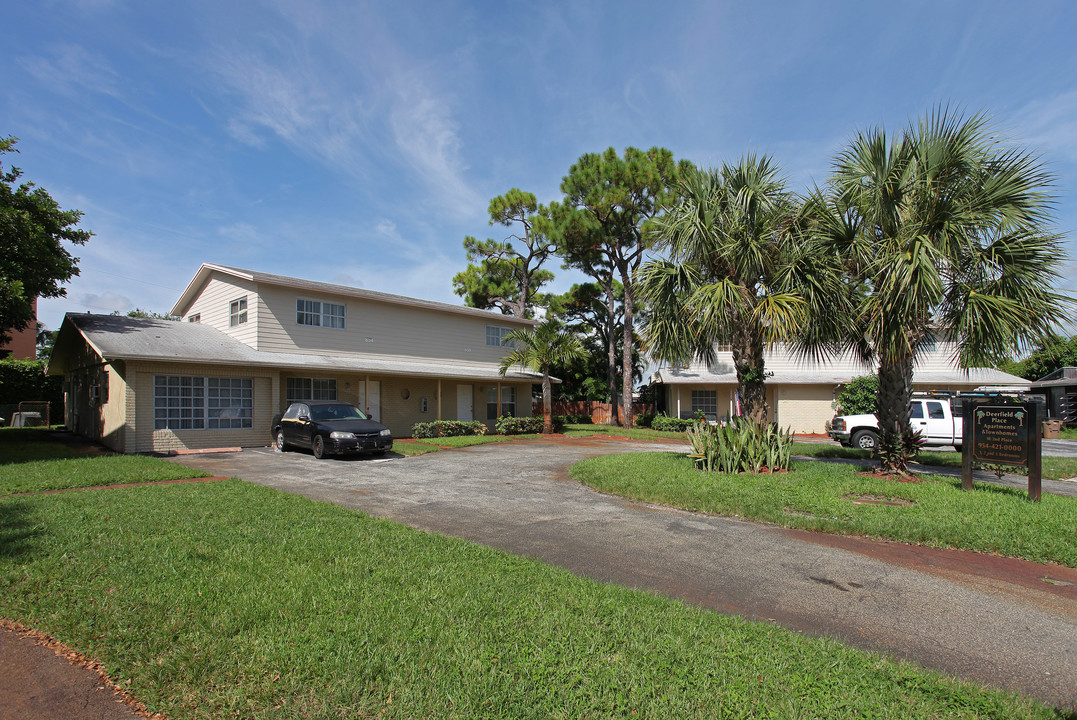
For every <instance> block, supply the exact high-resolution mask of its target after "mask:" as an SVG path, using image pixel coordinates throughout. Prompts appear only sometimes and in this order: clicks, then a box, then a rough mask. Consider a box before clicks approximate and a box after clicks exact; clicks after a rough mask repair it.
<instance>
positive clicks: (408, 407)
mask: <svg viewBox="0 0 1077 720" xmlns="http://www.w3.org/2000/svg"><path fill="white" fill-rule="evenodd" d="M289 377H315V378H318V379H333V380H336V383H337V400H340V401H341V402H348V403H352V404H353V405H359V406H360V408H361V409H365V408H364V407H363V406H362V405H361V404H360V403H359V397H360V392H362V393H363V395H364V396H365V394H366V393H365V389H364V387H365V384H366V380H367V378H369V379H370V382H371V383H375V382H377V383H379V384H380V388H379V390H380V397H379V405H380V408H379V409H380V413H381V415H380V417H381V423H382V424H383V425H385V426H386V427H388V428H389V429H390V430H391V431H392V432H393V437H411V426H412V425H414V424H415V423H418V422H433V421H434V420H459V419H460V418H459V417H458V416H457V403H456V399H457V394H456V393H457V390H456V388H457V385H461V384H462V385H471V388H472V403H473V407H474V417H473V418H472V419H474V420H479V421H480V422H485V423H486V424H487V426H488V427H489V428H490V429H491V430H492V429H493V427H494V421H495V420H496V418H490V419H488V418H487V417H486V388H487V387H488V386H489V385H490V383H485V384H484V383H482V382H478V381H476V382H458V381H456V380H445V379H443V380H441V385H440V391H441V405H440V412H439V406H438V389H439V388H438V379H437V378H428V377H408V376H396V375H364V374H354V373H313V374H306V373H298V372H288V371H284V372H282V373H281V375H280V379H279V381H278V397H279V409H278V410H277V411H276V412H278V413H280V412H283V411H284V409H285V408H286V407H287V399H286V395H287V387H288V378H289ZM502 385H503V386H505V387H508V386H510V385H511V386H512V387H515V388H516V413H517V415H530V414H531V384H530V383H502ZM405 395H406V396H407V397H405ZM424 398H425V399H426V403H425V407H426V409H425V410H424V409H423V407H424V403H423V399H424Z"/></svg>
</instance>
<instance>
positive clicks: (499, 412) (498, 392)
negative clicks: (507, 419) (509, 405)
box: [497, 380, 501, 417]
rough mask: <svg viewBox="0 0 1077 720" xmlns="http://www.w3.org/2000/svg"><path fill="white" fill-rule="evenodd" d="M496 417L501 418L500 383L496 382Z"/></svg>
mask: <svg viewBox="0 0 1077 720" xmlns="http://www.w3.org/2000/svg"><path fill="white" fill-rule="evenodd" d="M497 416H498V417H501V381H500V380H498V381H497Z"/></svg>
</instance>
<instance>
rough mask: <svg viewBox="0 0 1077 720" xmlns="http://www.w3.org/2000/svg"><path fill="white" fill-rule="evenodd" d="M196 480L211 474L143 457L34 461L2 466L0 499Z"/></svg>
mask: <svg viewBox="0 0 1077 720" xmlns="http://www.w3.org/2000/svg"><path fill="white" fill-rule="evenodd" d="M194 477H209V473H206V472H203V471H201V470H192V469H191V468H189V467H185V466H183V465H177V464H176V463H171V462H168V461H167V460H162V459H160V458H153V457H145V456H141V455H101V456H96V457H72V458H65V459H63V460H34V461H31V462H21V463H8V464H5V465H0V496H3V495H14V494H17V493H27V492H40V491H41V490H63V489H66V488H81V487H96V486H99V485H120V484H123V483H138V482H160V481H162V480H181V479H184V478H194Z"/></svg>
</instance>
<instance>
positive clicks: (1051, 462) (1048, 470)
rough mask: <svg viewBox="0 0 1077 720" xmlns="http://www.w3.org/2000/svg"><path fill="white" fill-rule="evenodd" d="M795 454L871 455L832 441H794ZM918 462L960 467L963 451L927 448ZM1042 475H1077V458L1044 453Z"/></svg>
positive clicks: (1051, 477) (1063, 477)
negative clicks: (940, 450)
mask: <svg viewBox="0 0 1077 720" xmlns="http://www.w3.org/2000/svg"><path fill="white" fill-rule="evenodd" d="M793 454H794V455H803V456H806V457H818V458H847V459H852V460H867V459H869V457H870V456H869V455H868V453H867V452H865V451H863V450H859V449H856V448H847V447H842V446H841V445H836V444H830V443H793ZM916 462H918V463H920V464H921V465H930V466H934V467H949V468H960V467H961V453H956V452H939V451H937V450H934V451H933V450H926V451H924V452H921V453H920V454H919V456H918V457H917V459H916ZM1009 472H1013V473H1016V474H1027V473H1026V472H1025V471H1023V470H1022V469H1021V468H1017V467H1015V468H1012V469H1011V470H1009ZM1040 475H1041V477H1042V478H1043V479H1044V480H1067V479H1069V478H1072V477H1077V458H1065V457H1053V456H1050V455H1043V456H1042V457H1041V469H1040Z"/></svg>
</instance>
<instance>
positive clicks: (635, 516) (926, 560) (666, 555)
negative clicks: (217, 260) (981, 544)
mask: <svg viewBox="0 0 1077 720" xmlns="http://www.w3.org/2000/svg"><path fill="white" fill-rule="evenodd" d="M669 449H671V446H670V445H669V444H661V445H659V444H655V445H648V444H645V443H638V442H623V441H615V440H599V439H563V440H558V441H533V442H518V443H512V444H504V445H502V444H491V445H482V446H475V447H472V448H466V449H460V450H451V451H442V452H439V453H434V454H430V455H422V456H416V457H409V458H398V459H390V460H372V459H337V460H324V461H317V460H315V459H314V458H313V457H311V455H309V454H308V453H301V452H289V453H283V454H282V453H277V452H275V451H273V450H271V449H268V448H267V449H261V450H258V449H256V450H247V451H244V452H242V453H232V454H218V455H207V456H196V457H185V458H183V459H182V462H183V463H184V464H186V465H189V466H192V467H198V468H201V469H204V470H207V471H209V472H211V473H212V474H214V475H234V476H237V477H240V478H243V479H245V480H249V481H251V482H256V483H259V484H263V485H267V486H270V487H274V488H278V489H281V490H285V491H288V492H293V493H298V494H301V495H305V496H308V497H311V498H314V499H319V500H325V501H328V502H333V503H337V504H340V505H343V506H345V507H350V508H355V509H359V510H363V511H365V512H368V513H370V514H372V515H376V516H379V517H384V518H389V519H392V520H397V521H400V522H403V523H406V524H408V525H411V526H413V527H416V528H419V529H422V530H426V531H431V532H438V533H442V534H446V535H453V536H457V537H462V538H467V539H470V540H473V541H475V542H479V543H482V544H484V545H489V546H493V547H497V548H502V549H504V550H507V551H509V552H513V553H518V554H521V555H527V556H531V557H536V558H540V559H542V560H544V561H546V562H549V563H552V564H555V565H560V566H562V567H565V568H568V569H570V570H572V571H573V572H576V573H578V574H580V575H584V576H587V577H592V578H595V579H598V580H604V581H611V582H616V583H620V584H623V585H627V586H631V587H636V588H642V589H646V590H650V591H653V592H657V593H661V594H664V595H667V596H670V597H675V598H683V599H685V600H686V601H688V602H692V603H698V604H700V605H703V606H706V607H709V608H713V609H715V610H717V611H719V612H723V613H729V614H736V615H741V616H744V617H747V618H751V619H757V620H764V621H770V622H775V623H778V624H781V625H783V626H785V627H787V628H790V629H792V630H795V631H801V632H807V633H812V634H818V635H827V636H831V637H836V638H838V639H841V640H843V641H844V642H847V643H849V644H851V645H854V646H857V647H861V648H864V649H869V650H878V651H882V652H886V653H890V654H892V655H894V656H897V657H901V658H908V659H911V660H914V661H916V662H918V663H920V664H922V665H924V666H927V667H931V668H935V669H937V670H940V671H942V672H944V673H948V674H952V675H956V676H959V677H962V678H966V679H969V680H975V681H977V682H981V683H985V684H989V685H994V686H997V687H1001V688H1007V689H1010V690H1014V691H1017V692H1021V693H1024V694H1026V695H1029V696H1031V697H1034V698H1037V699H1039V700H1041V701H1043V702H1046V703H1048V704H1051V705H1054V706H1056V707H1060V708H1065V709H1067V710H1071V711H1072V710H1077V570H1074V569H1070V568H1063V567H1057V566H1045V565H1037V564H1034V563H1027V562H1022V561H1017V560H1009V559H1004V558H994V557H992V556H986V555H979V554H976V553H969V552H956V551H939V550H931V549H927V548H920V547H914V546H908V545H902V544H900V543H875V542H869V541H864V540H857V539H850V538H839V537H834V536H828V535H823V534H818V533H805V532H798V531H790V530H786V529H782V528H778V527H774V526H770V525H765V524H761V523H752V522H745V521H741V520H738V519H735V518H724V517H712V516H707V515H702V514H698V513H689V512H683V511H679V510H672V509H669V508H662V507H655V506H650V505H643V504H639V503H632V502H629V501H626V500H624V499H622V498H619V497H613V496H608V495H603V494H600V493H597V492H594V491H593V490H590V489H589V488H587V487H584V486H582V485H580V484H578V483H576V482H574V481H572V480H571V479H570V478H569V477H568V475H567V471H568V467H569V466H570V465H571V464H572V463H574V462H576V461H577V460H581V459H584V458H587V457H593V456H596V455H603V454H609V453H622V452H639V451H646V450H669ZM1045 489H1046V488H1045ZM1075 541H1077V539H1075Z"/></svg>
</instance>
